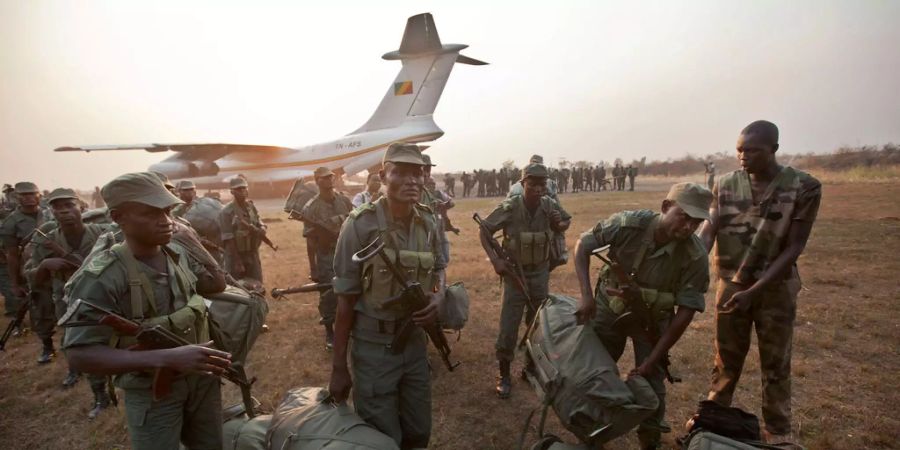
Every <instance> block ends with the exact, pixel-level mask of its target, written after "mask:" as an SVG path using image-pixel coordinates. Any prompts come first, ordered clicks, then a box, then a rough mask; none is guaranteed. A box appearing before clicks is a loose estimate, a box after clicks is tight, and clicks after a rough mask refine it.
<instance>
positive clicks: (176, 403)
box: [63, 172, 231, 450]
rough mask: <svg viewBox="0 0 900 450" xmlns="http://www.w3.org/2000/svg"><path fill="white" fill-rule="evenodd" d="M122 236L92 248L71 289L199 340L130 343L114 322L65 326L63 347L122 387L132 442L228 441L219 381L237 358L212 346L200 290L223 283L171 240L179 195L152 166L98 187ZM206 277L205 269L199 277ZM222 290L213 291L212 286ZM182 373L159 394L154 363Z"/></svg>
mask: <svg viewBox="0 0 900 450" xmlns="http://www.w3.org/2000/svg"><path fill="white" fill-rule="evenodd" d="M101 192H102V194H103V199H104V200H105V201H106V204H107V205H109V208H110V213H111V215H112V218H113V220H114V221H115V222H116V223H117V224H119V226H120V227H121V229H122V233H123V234H124V236H125V241H124V242H123V243H121V244H116V245H113V246H112V247H111V248H110V249H108V250H102V251H99V252H97V253H94V254H93V255H92V256H91V259H90V261H88V262H87V263H86V264H85V265H84V266H82V267H81V268H80V269H79V270H78V271H77V272H76V273H75V274H74V275H73V276H72V278H71V279H70V280H69V283H68V284H67V285H66V288H65V294H66V299H67V301H68V302H69V303H70V304H71V303H72V302H74V301H75V300H76V299H81V300H83V301H86V302H89V303H92V304H94V305H96V306H99V307H101V308H104V309H107V310H109V311H112V312H114V313H116V314H119V315H121V316H123V317H125V318H129V319H131V320H136V321H139V322H143V323H146V324H152V325H157V326H161V327H163V328H165V329H167V330H168V331H170V332H173V333H175V334H177V335H178V336H180V337H181V338H183V339H185V340H187V341H189V342H191V343H192V344H193V345H186V346H183V347H176V348H170V349H162V350H153V351H130V350H127V349H128V348H129V347H130V346H131V345H133V344H134V343H135V340H134V338H133V337H131V336H127V335H120V334H118V333H117V332H116V331H114V330H113V328H111V327H108V326H105V325H100V324H99V323H97V324H96V325H87V326H77V327H72V328H68V329H67V330H66V333H65V338H64V344H63V348H64V349H65V353H66V358H68V360H69V364H70V367H72V369H74V370H78V371H81V372H86V373H93V374H97V375H114V377H115V378H114V379H115V384H116V386H117V387H119V388H121V389H122V390H123V391H124V393H125V418H126V420H127V423H128V432H129V436H130V439H131V448H134V449H136V450H144V449H173V448H178V447H179V442H180V443H182V444H184V445H185V447H187V448H191V449H200V448H204V449H205V448H210V449H212V448H221V447H222V398H221V391H220V386H219V385H220V382H219V379H218V378H217V377H215V376H212V375H210V374H214V375H221V374H222V373H223V372H224V371H225V370H226V369H227V368H229V367H230V366H231V361H230V355H229V354H228V353H226V352H223V351H219V350H216V349H213V348H210V345H212V342H211V341H210V337H209V325H208V323H207V311H206V303H205V301H204V299H203V297H201V296H200V295H203V294H208V293H212V292H214V291H215V290H216V289H218V290H219V291H221V290H222V288H223V287H224V282H223V281H222V279H221V276H220V275H219V276H218V277H216V276H213V275H211V274H209V273H208V272H206V271H205V269H204V268H203V267H202V266H196V267H195V266H194V260H193V259H192V258H190V257H189V255H188V254H186V253H178V252H177V251H176V250H173V249H172V248H171V247H169V246H167V244H168V243H169V240H170V239H171V237H172V233H173V225H174V224H173V221H172V217H171V216H170V214H169V212H170V210H171V208H172V207H173V206H175V205H177V204H179V203H181V200H179V199H178V197H175V196H174V195H172V194H171V193H170V192H169V191H167V190H166V188H165V187H164V186H163V185H162V183H161V182H160V180H159V179H158V178H157V177H156V176H154V175H153V174H152V173H148V172H144V173H131V174H126V175H122V176H120V177H118V178H116V179H114V180H113V181H111V182H109V183H108V184H107V185H106V186H104V187H103V189H102V190H101ZM195 275H199V276H195ZM213 288H216V289H213ZM80 312H81V315H80V316H79V321H83V322H97V321H98V320H99V319H100V318H101V316H102V315H103V314H102V313H100V312H98V311H97V310H94V309H92V308H83V309H81V310H80ZM160 368H163V369H169V370H174V371H176V372H178V373H179V374H182V375H181V376H178V377H176V378H174V380H173V381H172V386H171V392H170V393H169V394H168V395H166V396H165V397H163V398H161V399H158V400H154V394H153V392H152V389H151V385H152V383H153V371H154V370H155V369H160Z"/></svg>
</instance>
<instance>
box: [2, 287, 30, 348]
mask: <svg viewBox="0 0 900 450" xmlns="http://www.w3.org/2000/svg"><path fill="white" fill-rule="evenodd" d="M35 295H37V293H35V292H29V293H28V295H27V296H25V301H24V302H22V304H20V305H19V309H17V310H16V315H15V316H13V319H12V320H10V321H9V324H7V325H6V330H3V336H0V351H5V350H6V342H7V341H9V338H10V337H12V334H13V332H14V331H16V329H17V328H21V327H22V322H24V321H25V314H28V310H29V309H30V308H31V303H32V302H33V301H34V300H33V299H34V296H35Z"/></svg>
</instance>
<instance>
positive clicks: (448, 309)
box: [438, 281, 469, 331]
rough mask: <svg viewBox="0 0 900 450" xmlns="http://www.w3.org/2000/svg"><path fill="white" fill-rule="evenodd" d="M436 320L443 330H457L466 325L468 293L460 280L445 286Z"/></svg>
mask: <svg viewBox="0 0 900 450" xmlns="http://www.w3.org/2000/svg"><path fill="white" fill-rule="evenodd" d="M438 320H439V321H440V322H441V326H442V327H443V328H444V329H445V330H453V331H459V330H462V329H463V327H464V326H465V325H466V322H467V321H468V320H469V293H468V292H466V286H465V285H463V283H462V281H457V282H456V283H453V284H451V285H450V286H447V293H446V295H445V296H444V302H443V304H442V305H441V308H440V310H439V311H438Z"/></svg>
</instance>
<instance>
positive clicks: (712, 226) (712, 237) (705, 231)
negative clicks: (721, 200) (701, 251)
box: [700, 199, 719, 253]
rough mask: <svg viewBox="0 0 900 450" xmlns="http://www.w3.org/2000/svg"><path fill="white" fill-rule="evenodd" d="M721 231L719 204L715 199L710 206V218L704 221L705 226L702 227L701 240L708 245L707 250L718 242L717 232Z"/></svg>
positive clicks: (705, 245) (710, 249) (704, 244)
mask: <svg viewBox="0 0 900 450" xmlns="http://www.w3.org/2000/svg"><path fill="white" fill-rule="evenodd" d="M718 232H719V205H718V204H717V203H716V200H715V199H713V202H712V205H710V207H709V220H708V221H706V222H703V228H701V229H700V240H701V241H702V242H703V246H704V247H706V252H707V253H709V252H710V251H712V248H713V244H715V242H716V234H717V233H718Z"/></svg>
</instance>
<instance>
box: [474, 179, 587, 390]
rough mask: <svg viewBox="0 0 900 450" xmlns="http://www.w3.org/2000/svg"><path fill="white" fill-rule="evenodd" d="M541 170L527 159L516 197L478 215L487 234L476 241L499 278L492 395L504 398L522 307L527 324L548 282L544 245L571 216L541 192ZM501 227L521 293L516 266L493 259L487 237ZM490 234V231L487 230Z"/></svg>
mask: <svg viewBox="0 0 900 450" xmlns="http://www.w3.org/2000/svg"><path fill="white" fill-rule="evenodd" d="M548 176H549V174H548V172H547V168H546V167H545V166H544V165H543V164H538V163H531V164H529V165H527V166H525V169H523V170H522V178H521V180H520V181H519V183H520V184H521V185H522V187H523V194H522V195H513V196H511V197H508V198H507V199H506V200H504V201H503V202H502V203H500V205H499V206H497V208H496V209H494V211H493V212H491V214H490V215H488V216H487V217H486V218H485V219H484V222H483V223H484V225H485V227H486V228H487V230H486V231H487V232H485V230H482V232H481V233H480V238H481V245H482V247H484V249H485V251H486V252H487V253H488V255H489V256H490V257H491V258H492V259H491V264H492V265H493V266H494V271H495V272H497V274H498V275H500V276H501V277H502V280H503V306H502V309H501V311H500V334H499V336H497V343H496V345H495V349H496V353H497V361H498V365H499V369H500V374H499V377H498V381H497V395H498V396H499V397H500V398H509V395H510V392H511V391H512V380H511V377H510V365H511V363H512V360H513V357H514V350H515V346H516V338H517V336H518V333H519V324H520V323H521V322H522V313H523V311H524V310H526V309H527V314H526V323H529V324H530V323H531V321H532V320H533V318H534V314H535V309H536V308H537V306H538V304H539V302H541V301H542V300H543V299H545V298H547V290H548V283H549V280H550V245H551V242H552V241H553V239H554V232H556V233H562V232H564V231H565V230H566V229H568V228H569V220H570V219H571V217H570V216H569V214H568V213H567V212H566V211H565V210H564V209H562V207H561V206H560V205H559V203H558V202H557V201H556V200H553V199H552V198H550V197H548V196H546V195H544V194H545V193H546V190H547V177H548ZM500 230H503V248H504V249H506V251H507V252H508V253H509V254H510V255H512V256H513V257H514V258H515V260H516V262H517V263H518V266H519V268H520V269H521V271H522V274H523V275H524V278H525V279H524V282H525V288H526V289H527V291H528V292H527V293H525V292H522V291H521V287H520V286H519V285H518V284H517V283H516V282H515V278H514V277H515V276H516V275H515V274H516V270H515V269H514V268H512V267H510V265H509V263H508V262H507V261H506V260H503V259H499V258H497V259H493V258H496V255H495V254H494V253H493V252H491V251H490V248H491V247H490V245H491V244H490V242H489V241H490V239H492V238H493V234H494V233H496V232H497V231H500ZM487 233H490V234H487Z"/></svg>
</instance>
